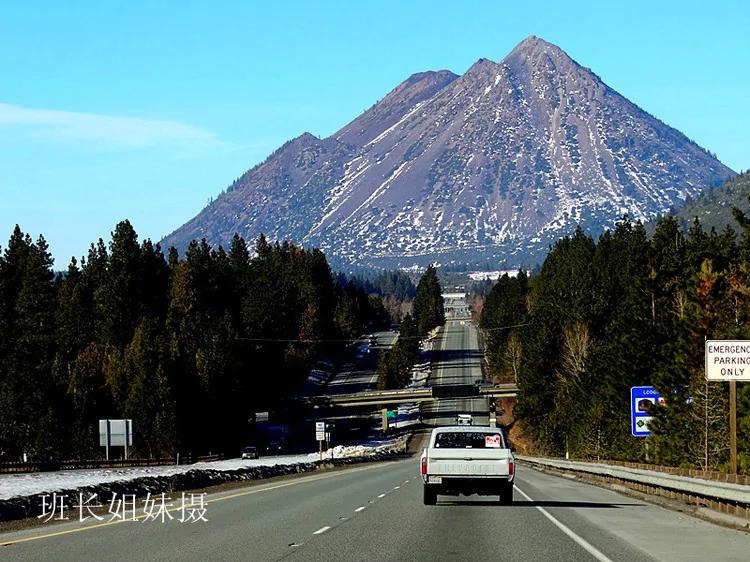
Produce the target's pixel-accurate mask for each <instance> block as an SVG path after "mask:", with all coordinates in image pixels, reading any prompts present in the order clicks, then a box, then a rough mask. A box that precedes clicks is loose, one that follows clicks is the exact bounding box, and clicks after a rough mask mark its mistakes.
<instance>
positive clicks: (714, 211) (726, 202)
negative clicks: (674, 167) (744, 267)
mask: <svg viewBox="0 0 750 562" xmlns="http://www.w3.org/2000/svg"><path fill="white" fill-rule="evenodd" d="M748 196H750V172H745V173H744V174H740V175H738V176H736V177H734V178H732V179H731V180H729V181H728V182H726V183H724V184H723V185H721V186H719V187H717V188H716V189H709V190H706V191H705V192H703V193H702V194H701V195H700V196H698V197H696V198H695V199H691V200H689V201H687V202H686V203H685V204H684V205H683V206H682V207H680V208H678V209H676V210H674V211H673V212H672V213H670V214H673V215H674V216H675V218H676V219H677V220H678V222H679V223H680V225H681V226H682V227H683V228H684V229H686V230H687V229H688V228H690V225H692V224H693V221H694V220H695V217H698V219H699V220H700V222H701V225H703V228H704V229H705V230H706V231H709V230H711V229H712V228H714V229H716V232H721V230H722V229H723V228H724V227H725V226H727V225H729V226H731V227H732V228H733V229H734V230H736V231H738V232H739V230H740V227H739V225H738V224H737V221H736V220H734V217H733V216H732V207H737V208H739V209H741V210H742V211H744V213H745V214H746V215H750V202H748Z"/></svg>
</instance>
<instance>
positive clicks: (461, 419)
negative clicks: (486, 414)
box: [456, 414, 473, 425]
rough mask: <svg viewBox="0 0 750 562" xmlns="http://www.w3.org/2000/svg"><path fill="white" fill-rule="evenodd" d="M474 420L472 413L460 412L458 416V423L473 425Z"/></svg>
mask: <svg viewBox="0 0 750 562" xmlns="http://www.w3.org/2000/svg"><path fill="white" fill-rule="evenodd" d="M472 421H473V419H472V417H471V415H470V414H458V415H457V416H456V425H471V424H472Z"/></svg>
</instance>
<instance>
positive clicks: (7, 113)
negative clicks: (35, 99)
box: [0, 103, 218, 148]
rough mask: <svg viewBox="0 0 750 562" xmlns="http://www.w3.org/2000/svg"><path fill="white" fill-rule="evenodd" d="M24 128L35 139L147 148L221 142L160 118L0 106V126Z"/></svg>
mask: <svg viewBox="0 0 750 562" xmlns="http://www.w3.org/2000/svg"><path fill="white" fill-rule="evenodd" d="M10 125H12V126H17V127H22V128H23V129H24V131H25V132H26V134H28V135H29V136H30V137H33V138H42V139H48V140H55V141H81V142H86V143H108V144H114V145H122V146H126V147H132V148H143V147H149V146H153V145H157V144H162V143H165V142H168V143H172V142H186V141H193V142H194V141H201V142H218V141H217V139H216V137H215V135H214V134H213V133H212V132H210V131H207V130H205V129H201V128H199V127H194V126H192V125H186V124H183V123H177V122H175V121H162V120H158V119H142V118H139V117H118V116H114V115H98V114H95V113H80V112H75V111H60V110H57V109H36V108H29V107H22V106H20V105H12V104H7V103H0V127H4V126H10Z"/></svg>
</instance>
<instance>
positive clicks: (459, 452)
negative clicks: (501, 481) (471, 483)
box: [427, 449, 512, 477]
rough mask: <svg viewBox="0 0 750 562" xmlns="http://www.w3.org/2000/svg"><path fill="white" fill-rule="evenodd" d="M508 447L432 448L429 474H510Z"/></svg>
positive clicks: (480, 475)
mask: <svg viewBox="0 0 750 562" xmlns="http://www.w3.org/2000/svg"><path fill="white" fill-rule="evenodd" d="M511 461H512V457H511V454H510V451H509V450H508V449H430V450H429V451H428V454H427V474H430V475H434V476H473V477H483V476H488V477H489V476H509V475H510V468H509V463H510V462H511Z"/></svg>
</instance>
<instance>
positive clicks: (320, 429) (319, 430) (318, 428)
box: [315, 421, 326, 461]
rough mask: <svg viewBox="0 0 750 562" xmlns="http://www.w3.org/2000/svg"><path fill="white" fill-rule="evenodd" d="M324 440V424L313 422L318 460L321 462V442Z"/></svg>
mask: <svg viewBox="0 0 750 562" xmlns="http://www.w3.org/2000/svg"><path fill="white" fill-rule="evenodd" d="M325 438H326V422H322V421H319V422H315V439H317V440H318V458H319V460H321V461H322V460H323V441H325Z"/></svg>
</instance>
